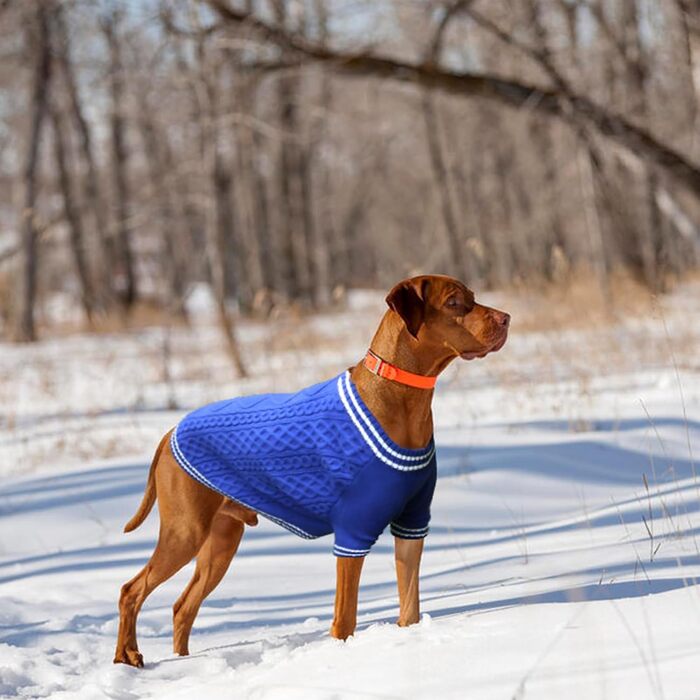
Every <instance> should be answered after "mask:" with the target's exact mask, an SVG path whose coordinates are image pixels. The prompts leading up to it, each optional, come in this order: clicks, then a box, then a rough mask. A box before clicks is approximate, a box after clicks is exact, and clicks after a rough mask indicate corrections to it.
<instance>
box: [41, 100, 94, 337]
mask: <svg viewBox="0 0 700 700" xmlns="http://www.w3.org/2000/svg"><path fill="white" fill-rule="evenodd" d="M50 112H51V122H52V124H53V144H54V157H55V160H56V169H57V170H58V181H59V185H60V188H61V196H62V197H63V214H64V216H65V219H66V223H67V224H68V230H69V233H70V247H71V254H72V256H73V262H74V264H75V271H76V275H77V278H78V284H79V285H80V300H81V303H82V306H83V311H84V312H85V318H86V319H87V322H88V324H89V325H92V322H93V314H94V311H95V306H96V304H95V297H94V293H93V285H92V279H91V276H90V269H89V266H88V262H87V258H86V254H85V253H86V251H85V235H84V232H83V221H82V217H81V213H80V207H79V204H78V202H77V201H76V197H75V193H74V191H73V180H72V175H71V172H70V166H69V163H68V153H67V149H66V133H65V120H64V118H63V113H62V112H61V107H60V105H59V104H57V100H56V99H55V98H54V99H53V100H52V104H51V107H50Z"/></svg>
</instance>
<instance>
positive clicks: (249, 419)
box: [170, 372, 437, 557]
mask: <svg viewBox="0 0 700 700" xmlns="http://www.w3.org/2000/svg"><path fill="white" fill-rule="evenodd" d="M170 445H171V448H172V452H173V454H174V455H175V459H176V460H177V461H178V463H179V464H180V466H181V467H182V468H183V469H184V470H185V471H186V472H187V473H188V474H189V475H190V476H192V477H194V478H195V479H197V480H199V481H201V482H202V483H203V484H205V485H206V486H208V487H209V488H212V489H214V490H215V491H218V492H219V493H221V494H223V495H224V496H227V497H228V498H231V499H233V500H234V501H238V502H239V503H242V504H243V505H245V506H247V507H248V508H251V509H252V510H254V511H256V512H258V513H260V514H261V515H264V516H265V517H267V518H269V519H270V520H272V521H274V522H276V523H278V524H279V525H282V526H283V527H286V528H287V529H288V530H291V531H292V532H293V533H295V534H297V535H299V536H300V537H305V538H309V539H312V538H315V537H321V536H322V535H328V534H330V533H331V532H333V533H335V546H334V548H333V552H334V554H336V556H340V557H361V556H364V555H366V554H368V553H369V550H370V548H371V547H372V545H373V544H374V543H375V541H376V540H377V538H378V537H379V535H380V534H381V533H382V532H383V530H384V529H385V528H386V526H387V525H389V524H390V525H391V532H392V534H393V535H395V536H396V537H402V538H408V539H418V538H422V537H425V536H426V535H427V534H428V522H429V521H430V502H431V501H432V498H433V491H434V489H435V479H436V475H437V467H436V462H435V445H434V443H433V440H432V439H431V440H430V442H429V443H428V445H427V446H426V447H424V448H421V449H419V450H409V449H406V448H404V447H399V446H398V445H397V444H396V443H395V442H393V441H392V440H391V438H389V436H388V435H387V434H386V433H385V432H384V430H383V429H382V427H381V426H380V425H379V423H378V421H377V420H376V418H375V417H374V416H373V415H372V414H371V413H370V412H369V409H368V408H367V406H366V405H365V403H364V402H363V401H362V399H361V397H360V395H359V394H358V392H357V389H356V388H355V386H354V385H353V383H352V381H351V379H350V373H349V372H344V373H343V374H341V375H340V376H338V377H335V378H333V379H331V380H329V381H326V382H322V383H321V384H316V385H315V386H311V387H308V388H307V389H302V390H301V391H299V392H298V393H296V394H262V395H258V396H249V397H242V398H236V399H230V400H227V401H219V402H218V403H213V404H210V405H208V406H204V407H203V408H200V409H197V410H196V411H193V412H192V413H190V414H189V415H187V416H185V418H184V419H183V420H182V421H181V422H180V423H179V425H178V426H177V427H176V428H175V430H173V433H172V436H171V439H170Z"/></svg>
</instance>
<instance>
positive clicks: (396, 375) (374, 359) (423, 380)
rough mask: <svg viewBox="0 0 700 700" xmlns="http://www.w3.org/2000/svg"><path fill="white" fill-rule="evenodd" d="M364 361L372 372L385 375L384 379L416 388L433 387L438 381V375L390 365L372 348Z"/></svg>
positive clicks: (380, 375) (381, 375)
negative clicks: (425, 374)
mask: <svg viewBox="0 0 700 700" xmlns="http://www.w3.org/2000/svg"><path fill="white" fill-rule="evenodd" d="M363 362H364V365H365V367H366V368H367V369H368V370H369V371H370V372H372V374H376V375H377V376H379V377H384V379H389V380H391V381H392V382H398V383H399V384H405V385H406V386H412V387H414V388H415V389H432V388H433V387H434V386H435V382H436V381H437V377H426V376H424V375H422V374H413V372H407V371H406V370H405V369H399V368H398V367H395V366H394V365H390V364H389V363H388V362H385V361H384V360H382V358H381V357H379V355H375V354H374V353H373V352H372V351H371V350H368V351H367V354H366V355H365V359H364V360H363Z"/></svg>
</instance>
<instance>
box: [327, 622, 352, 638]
mask: <svg viewBox="0 0 700 700" xmlns="http://www.w3.org/2000/svg"><path fill="white" fill-rule="evenodd" d="M354 632H355V629H354V628H352V629H351V628H349V627H344V626H343V625H332V626H331V637H334V638H335V639H341V640H342V641H345V640H346V639H347V638H348V637H352V635H353V633H354Z"/></svg>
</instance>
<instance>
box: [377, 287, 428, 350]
mask: <svg viewBox="0 0 700 700" xmlns="http://www.w3.org/2000/svg"><path fill="white" fill-rule="evenodd" d="M427 288H428V280H427V279H425V278H424V277H414V278H413V279H409V280H404V281H403V282H399V283H398V284H397V285H396V286H395V287H394V288H393V289H392V290H391V291H390V292H389V294H388V295H387V297H386V303H387V304H388V305H389V308H390V309H391V310H392V311H396V313H397V314H398V315H399V316H401V318H402V319H403V321H404V323H405V324H406V328H407V329H408V332H409V333H410V334H411V335H412V336H413V337H414V338H417V337H418V329H419V328H420V327H421V325H422V324H423V321H425V299H426V291H427Z"/></svg>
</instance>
